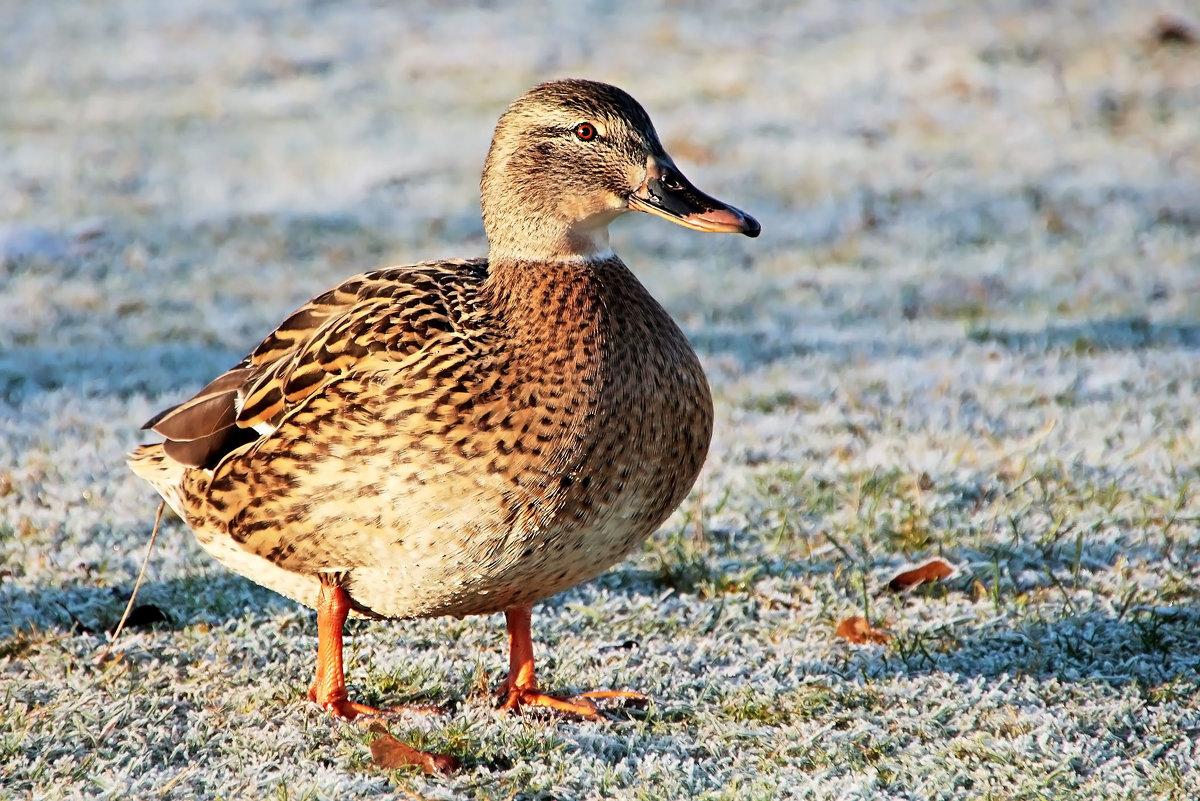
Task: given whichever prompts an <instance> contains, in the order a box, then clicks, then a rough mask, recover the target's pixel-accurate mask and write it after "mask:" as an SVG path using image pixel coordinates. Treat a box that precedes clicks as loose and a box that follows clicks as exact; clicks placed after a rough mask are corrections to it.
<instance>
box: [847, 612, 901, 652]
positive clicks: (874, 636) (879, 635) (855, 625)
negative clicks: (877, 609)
mask: <svg viewBox="0 0 1200 801" xmlns="http://www.w3.org/2000/svg"><path fill="white" fill-rule="evenodd" d="M834 634H836V635H837V636H838V637H841V638H842V639H843V640H849V641H850V642H852V643H854V644H855V645H862V644H863V643H866V642H873V643H878V644H879V645H883V644H884V643H886V642H887V641H888V640H890V639H891V638H892V635H890V634H888V633H887V632H886V631H882V630H880V629H877V628H874V627H872V626H871V624H870V623H868V622H867V619H866V618H865V617H863V616H862V615H852V616H851V617H848V618H846V619H845V620H843V621H842V622H841V623H838V627H837V631H835V632H834Z"/></svg>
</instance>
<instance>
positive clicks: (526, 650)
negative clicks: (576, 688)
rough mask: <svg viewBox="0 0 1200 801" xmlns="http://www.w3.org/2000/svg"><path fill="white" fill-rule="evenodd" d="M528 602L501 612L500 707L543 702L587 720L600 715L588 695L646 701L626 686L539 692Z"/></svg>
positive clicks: (514, 708) (517, 707)
mask: <svg viewBox="0 0 1200 801" xmlns="http://www.w3.org/2000/svg"><path fill="white" fill-rule="evenodd" d="M532 611H533V609H532V607H530V606H514V607H513V608H512V609H507V610H505V612H504V620H505V622H506V623H507V624H508V678H507V679H505V680H504V684H502V685H501V686H500V690H499V691H498V694H500V695H504V694H507V698H505V700H504V703H503V704H501V705H500V708H501V709H509V710H516V709H519V708H520V707H522V706H544V707H548V708H550V709H553V710H556V711H558V712H563V713H565V714H568V715H577V716H579V717H581V718H586V719H588V720H598V719H600V717H601V716H600V711H599V710H598V709H597V708H596V705H595V704H593V703H592V702H591V701H590V700H589V699H591V698H622V699H625V700H630V701H643V702H645V701H649V700H650V699H649V698H647V697H646V696H644V695H642V694H641V693H635V692H629V691H627V690H597V691H595V692H590V693H582V694H580V695H576V696H572V697H570V698H555V697H554V696H552V695H545V694H544V693H541V692H538V685H537V674H536V672H535V671H534V669H533V636H532V634H531V632H530V627H529V620H530V616H531V614H532Z"/></svg>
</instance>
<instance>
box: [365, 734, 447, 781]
mask: <svg viewBox="0 0 1200 801" xmlns="http://www.w3.org/2000/svg"><path fill="white" fill-rule="evenodd" d="M371 759H373V760H374V761H375V764H376V765H378V766H379V767H381V768H388V769H391V768H404V767H408V766H410V765H412V766H415V767H418V768H420V769H421V770H423V771H424V772H425V773H453V772H454V771H456V770H458V768H459V761H458V760H457V759H455V758H454V757H452V756H448V755H446V754H431V753H429V752H428V751H418V750H417V749H415V748H413V747H412V746H411V745H405V744H404V743H402V742H400V741H399V740H397V739H396V738H395V737H393V736H392V735H390V734H381V735H380V736H378V737H376V738H375V739H374V740H372V741H371Z"/></svg>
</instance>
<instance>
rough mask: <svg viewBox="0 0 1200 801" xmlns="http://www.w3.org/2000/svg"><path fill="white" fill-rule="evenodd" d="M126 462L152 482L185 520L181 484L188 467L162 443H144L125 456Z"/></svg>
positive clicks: (168, 503)
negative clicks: (169, 453) (168, 454)
mask: <svg viewBox="0 0 1200 801" xmlns="http://www.w3.org/2000/svg"><path fill="white" fill-rule="evenodd" d="M125 463H126V464H128V465H129V469H130V470H132V471H133V472H134V473H135V474H137V475H138V476H139V477H141V478H143V479H145V480H146V481H147V482H149V483H150V485H151V486H153V487H154V489H156V490H158V494H159V495H161V496H162V497H163V500H164V501H166V502H167V505H168V506H170V507H171V508H172V509H174V510H175V514H177V515H179V516H180V517H181V518H183V519H184V520H186V519H187V515H186V514H184V503H183V493H182V491H181V487H180V485H181V484H182V482H183V474H184V472H185V471H186V470H187V467H185V466H184V465H181V464H180V463H179V462H176V461H175V460H174V459H172V458H170V457H169V456H167V454H166V452H165V451H163V446H162V443H155V444H153V445H143V446H141V447H140V448H138V449H137V450H135V451H132V452H131V453H129V454H128V455H127V456H126V457H125Z"/></svg>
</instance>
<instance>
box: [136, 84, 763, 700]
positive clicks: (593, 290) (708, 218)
mask: <svg viewBox="0 0 1200 801" xmlns="http://www.w3.org/2000/svg"><path fill="white" fill-rule="evenodd" d="M480 195H481V207H482V216H483V225H484V229H485V232H486V234H487V240H488V250H487V257H486V258H475V259H450V260H437V261H425V262H420V263H417V264H410V265H404V266H393V267H387V268H384V269H377V270H374V271H372V272H366V273H363V274H360V275H356V276H354V277H352V278H349V279H347V280H345V281H344V282H342V283H341V284H339V285H337V286H335V287H333V288H332V289H329V290H328V291H326V292H323V293H322V294H319V295H317V296H316V297H315V298H313V299H312V300H311V301H309V302H308V303H306V304H304V305H303V306H301V307H300V308H299V309H297V310H296V311H295V312H294V313H293V314H292V315H291V316H289V317H288V318H287V319H285V320H284V321H283V322H282V323H281V324H280V325H279V326H278V327H276V328H275V330H274V331H272V332H271V333H270V334H269V335H268V336H267V337H266V338H265V339H264V340H263V341H262V342H261V343H259V344H258V345H257V347H255V348H254V349H253V350H252V351H251V352H250V353H249V355H247V356H246V357H245V358H244V359H242V360H241V361H240V362H238V363H237V364H236V365H235V366H233V367H232V368H231V369H229V370H228V371H227V372H225V373H223V374H221V375H219V376H217V377H216V378H215V379H214V380H213V381H212V382H211V383H209V384H208V385H207V386H205V387H204V388H203V389H201V390H200V391H199V392H198V393H197V394H196V395H195V396H194V397H192V398H190V399H188V400H186V401H184V402H182V403H179V404H177V405H174V406H171V407H170V408H168V409H166V410H164V411H163V412H161V413H160V414H158V415H156V416H155V417H153V418H152V419H151V420H149V421H148V422H147V423H146V424H145V425H144V426H143V429H148V430H151V431H153V432H155V433H157V434H159V435H161V436H162V437H163V440H162V441H161V442H157V443H153V444H147V445H143V446H141V447H139V448H137V449H136V450H134V451H133V452H132V453H130V454H129V456H128V464H129V466H130V468H131V469H132V470H133V472H134V473H135V474H136V475H137V476H139V477H141V478H142V479H145V480H146V481H147V482H149V483H150V484H151V485H152V486H153V488H154V489H155V490H157V491H158V493H159V494H160V495H161V496H162V499H163V500H164V501H165V502H166V503H167V504H168V505H169V506H170V507H171V508H172V509H173V510H174V511H175V512H176V514H178V515H179V517H181V518H182V519H183V521H184V522H185V523H186V525H187V526H188V527H189V528H190V529H191V530H192V532H193V533H194V534H195V537H196V539H197V541H198V542H199V544H200V546H201V547H202V548H203V549H204V550H205V551H207V552H208V553H209V554H210V555H211V556H213V557H215V558H216V559H217V561H219V562H221V563H222V564H224V565H225V566H226V567H228V568H230V569H231V570H233V571H234V572H236V573H239V574H241V575H242V576H245V577H246V578H248V579H250V580H252V581H254V582H257V583H258V584H260V585H262V586H264V587H267V588H269V589H271V590H273V591H275V592H277V593H280V594H282V595H284V596H286V597H288V598H291V599H293V600H295V601H297V602H299V603H301V604H303V605H305V606H308V607H311V608H313V609H315V610H316V613H317V660H316V671H315V677H314V680H313V683H312V685H311V687H310V689H309V691H308V698H309V699H310V700H311V701H312V702H314V703H315V704H317V705H318V706H320V707H322V708H323V709H324V710H326V711H327V712H329V713H331V714H332V715H334V716H337V717H339V718H343V719H354V718H356V717H358V716H360V715H379V714H385V713H387V712H388V711H389V710H381V709H379V708H376V707H371V706H367V705H365V704H362V703H358V702H355V701H352V700H351V699H350V698H349V694H348V691H347V688H346V681H345V675H344V662H343V643H342V638H343V630H344V626H345V623H346V620H347V618H348V617H350V616H354V617H365V618H373V619H386V620H406V619H416V618H430V617H438V616H444V615H453V616H457V617H462V616H466V615H488V614H494V613H498V612H503V613H504V616H505V624H506V627H507V634H508V650H509V672H508V676H507V678H506V679H505V680H504V682H503V684H501V686H500V688H499V690H498V693H497V694H498V696H499V698H500V702H499V705H500V706H501V708H503V709H508V710H518V709H521V708H523V707H543V708H549V709H552V710H557V711H558V712H561V713H566V714H568V715H575V716H579V717H582V718H591V719H594V718H597V717H598V716H599V712H598V709H599V707H598V706H597V703H596V701H597V700H598V699H608V698H618V699H629V698H638V697H641V698H644V696H641V695H640V694H639V693H636V692H634V691H595V692H591V693H582V694H579V695H575V696H570V697H561V696H556V695H550V694H547V693H544V692H542V690H541V687H540V684H539V682H538V677H537V672H536V670H535V663H534V654H533V639H532V632H531V614H532V607H533V605H534V604H535V603H537V602H539V601H542V600H544V599H546V598H549V597H551V596H553V595H556V594H558V593H560V592H562V591H564V590H566V589H568V588H570V587H573V586H575V585H577V584H580V583H581V582H585V581H588V580H589V579H591V578H593V577H595V576H597V575H598V574H600V573H601V572H603V571H605V570H606V569H608V568H609V567H611V566H612V565H614V564H616V563H617V562H619V561H620V560H621V559H622V558H623V557H625V556H626V555H628V554H629V553H630V552H631V551H633V550H634V549H635V548H637V547H638V546H639V545H640V544H641V543H642V542H643V541H644V540H645V539H646V538H647V537H649V536H650V535H651V534H652V533H653V532H654V531H655V530H656V529H657V528H658V527H659V526H660V525H661V524H662V523H663V522H664V521H665V520H666V518H667V517H668V516H669V515H670V514H671V512H672V511H673V510H674V509H675V508H676V507H677V506H678V505H679V504H680V503H681V502H682V500H683V499H684V498H685V496H686V495H687V494H688V492H689V491H690V489H691V487H692V485H693V484H694V482H695V481H696V478H697V476H698V474H699V472H700V469H701V467H702V465H703V463H704V460H705V457H706V455H707V451H708V447H709V442H710V439H711V436H712V426H713V403H712V396H711V392H710V389H709V385H708V382H707V379H706V377H705V374H704V371H703V369H702V368H701V364H700V361H699V359H698V358H697V356H696V354H695V352H694V351H693V349H692V347H691V345H690V344H689V343H688V340H687V337H685V336H684V334H683V332H682V331H681V330H680V328H679V326H678V325H676V323H675V322H674V321H673V320H672V318H671V316H670V315H669V314H668V313H667V311H666V310H665V309H664V308H663V307H662V305H661V304H659V303H658V301H656V300H655V299H654V298H653V297H652V296H651V294H650V292H649V291H647V289H646V288H645V287H644V286H643V285H642V284H641V282H640V281H639V280H638V279H637V278H636V277H635V276H634V274H633V273H632V272H631V271H630V270H629V268H628V267H626V266H625V264H624V262H622V261H621V259H619V258H618V257H617V256H616V255H615V254H614V253H613V250H612V247H611V246H610V243H609V225H610V224H611V223H612V222H613V221H614V220H616V219H617V218H618V217H621V216H622V215H624V214H626V213H627V212H630V211H639V212H645V213H648V214H651V215H655V216H657V217H661V218H663V219H665V220H668V221H670V222H673V223H677V224H679V225H682V226H685V227H687V228H690V229H693V230H696V231H705V232H717V233H740V234H744V235H746V236H749V237H755V236H758V234H759V232H760V226H759V224H758V222H757V221H756V220H755V219H754V218H753V217H751V216H750V215H748V214H746V213H745V212H743V211H741V210H739V209H737V208H735V207H733V206H731V205H729V204H727V203H724V202H722V201H719V200H717V199H715V198H713V197H711V196H709V195H707V194H705V193H703V192H701V191H700V190H699V189H697V188H696V187H695V186H694V185H693V184H692V183H691V182H690V181H689V180H688V179H687V178H685V177H684V175H683V173H682V172H681V171H680V169H679V168H678V167H677V166H676V164H675V162H674V161H673V160H672V158H671V157H670V156H669V155H668V154H667V152H666V151H665V150H664V148H663V145H662V143H661V141H660V139H659V137H658V134H657V133H656V132H655V128H654V125H653V124H652V123H651V120H650V118H649V116H648V115H647V113H646V111H645V110H644V109H643V108H642V106H641V105H640V104H639V103H638V102H637V101H636V100H634V99H633V98H632V97H631V96H630V95H629V94H627V93H626V92H624V91H623V90H621V89H619V88H617V87H615V86H611V85H608V84H605V83H600V82H596V81H591V80H582V79H563V80H555V81H550V82H546V83H541V84H539V85H537V86H534V87H533V88H532V89H530V90H529V91H528V92H526V93H525V94H524V95H522V96H521V97H519V98H518V99H517V100H515V101H514V102H513V103H512V104H511V105H509V106H508V108H507V109H506V110H505V111H504V112H503V114H502V116H501V117H500V119H499V122H498V123H497V125H496V128H495V132H494V135H493V138H492V142H491V146H490V148H489V150H488V153H487V158H486V160H485V163H484V169H483V176H482V179H481V181H480Z"/></svg>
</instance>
